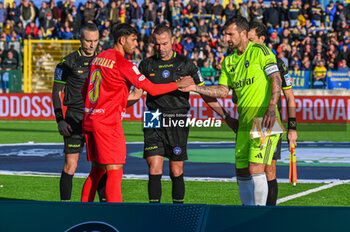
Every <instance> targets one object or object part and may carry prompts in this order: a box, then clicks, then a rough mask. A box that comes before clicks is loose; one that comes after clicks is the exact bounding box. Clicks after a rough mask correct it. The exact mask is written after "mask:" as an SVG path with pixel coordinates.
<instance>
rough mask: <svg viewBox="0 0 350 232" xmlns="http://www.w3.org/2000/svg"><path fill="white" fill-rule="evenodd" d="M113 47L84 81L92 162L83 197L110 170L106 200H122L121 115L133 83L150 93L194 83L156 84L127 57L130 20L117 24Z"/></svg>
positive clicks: (89, 196)
mask: <svg viewBox="0 0 350 232" xmlns="http://www.w3.org/2000/svg"><path fill="white" fill-rule="evenodd" d="M112 33H113V38H114V47H113V48H112V49H108V50H106V51H103V52H101V53H100V54H99V55H97V56H96V57H95V58H94V59H93V60H92V61H91V63H90V74H89V77H88V80H87V81H86V82H85V86H84V89H83V95H84V94H85V114H84V120H83V131H84V136H85V139H86V149H87V158H88V160H89V161H91V162H92V167H91V171H90V174H89V176H88V178H87V179H86V181H85V184H84V187H83V192H82V197H81V201H82V202H88V201H93V200H94V198H95V194H96V190H97V187H98V182H99V180H100V178H101V177H102V176H103V175H104V174H105V173H107V182H106V201H107V202H122V194H121V187H120V185H121V181H122V177H123V165H124V164H125V157H126V145H125V137H124V132H123V128H122V119H123V115H124V113H125V110H126V106H127V99H128V96H129V91H130V87H131V86H132V85H134V86H135V87H137V88H140V89H143V90H145V91H147V92H148V93H150V94H151V95H160V94H164V93H167V92H171V91H174V90H176V89H177V88H178V87H183V86H187V85H189V84H190V83H191V81H190V80H189V79H190V78H184V79H182V80H179V81H178V82H176V83H174V82H173V83H169V84H153V83H152V82H151V81H149V80H148V79H147V78H146V77H145V76H144V75H143V74H141V73H140V71H139V70H138V68H137V67H136V66H135V65H134V64H132V63H131V62H130V61H128V60H126V59H125V58H124V56H125V54H128V55H131V54H132V53H133V52H134V50H135V49H136V47H137V45H138V42H137V31H136V29H135V28H133V27H131V26H130V25H129V24H125V23H124V24H119V25H116V26H115V27H114V28H113V30H112Z"/></svg>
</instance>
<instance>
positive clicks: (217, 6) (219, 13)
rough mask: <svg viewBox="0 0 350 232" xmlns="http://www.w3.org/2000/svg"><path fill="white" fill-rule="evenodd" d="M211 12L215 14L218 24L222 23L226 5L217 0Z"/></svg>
mask: <svg viewBox="0 0 350 232" xmlns="http://www.w3.org/2000/svg"><path fill="white" fill-rule="evenodd" d="M211 13H212V14H213V15H214V16H215V19H216V21H217V24H218V25H220V24H221V23H222V16H223V15H224V7H223V6H222V5H221V3H220V0H215V2H214V4H213V6H212V8H211Z"/></svg>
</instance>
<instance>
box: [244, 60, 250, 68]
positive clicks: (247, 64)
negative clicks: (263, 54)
mask: <svg viewBox="0 0 350 232" xmlns="http://www.w3.org/2000/svg"><path fill="white" fill-rule="evenodd" d="M244 65H245V67H246V68H248V67H249V60H247V61H246V62H245V64H244Z"/></svg>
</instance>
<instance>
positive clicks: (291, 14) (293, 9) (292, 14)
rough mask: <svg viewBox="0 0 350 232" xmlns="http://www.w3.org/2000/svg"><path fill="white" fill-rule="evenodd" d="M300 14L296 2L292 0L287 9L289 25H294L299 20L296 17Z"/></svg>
mask: <svg viewBox="0 0 350 232" xmlns="http://www.w3.org/2000/svg"><path fill="white" fill-rule="evenodd" d="M299 15H300V9H299V8H298V6H297V2H296V1H295V0H294V1H293V2H292V5H291V6H290V8H289V11H288V18H289V22H290V26H291V27H295V26H296V25H297V23H298V22H299V20H298V17H299Z"/></svg>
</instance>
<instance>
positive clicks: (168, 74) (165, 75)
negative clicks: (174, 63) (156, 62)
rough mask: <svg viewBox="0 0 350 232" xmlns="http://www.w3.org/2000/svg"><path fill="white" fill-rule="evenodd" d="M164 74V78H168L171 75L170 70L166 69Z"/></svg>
mask: <svg viewBox="0 0 350 232" xmlns="http://www.w3.org/2000/svg"><path fill="white" fill-rule="evenodd" d="M162 76H163V77H164V78H168V77H169V76H170V72H169V71H168V70H164V71H163V73H162Z"/></svg>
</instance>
